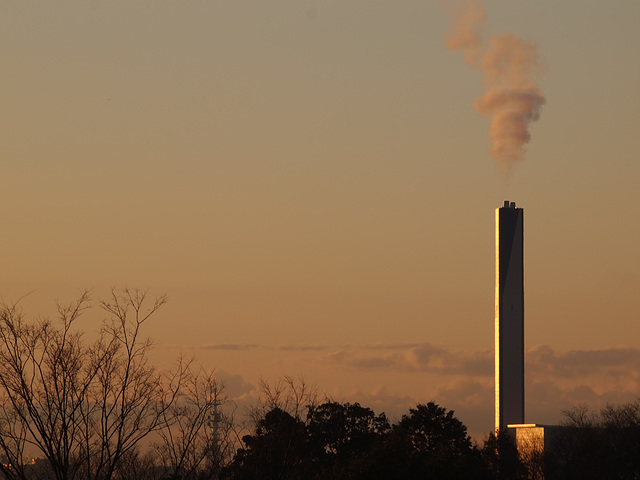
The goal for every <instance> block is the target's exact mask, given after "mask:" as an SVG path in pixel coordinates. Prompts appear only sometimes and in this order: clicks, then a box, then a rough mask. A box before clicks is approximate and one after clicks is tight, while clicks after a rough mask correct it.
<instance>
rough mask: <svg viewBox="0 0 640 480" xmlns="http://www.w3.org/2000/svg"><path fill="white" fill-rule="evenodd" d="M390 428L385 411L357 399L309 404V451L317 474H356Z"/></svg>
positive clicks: (323, 475) (344, 475)
mask: <svg viewBox="0 0 640 480" xmlns="http://www.w3.org/2000/svg"><path fill="white" fill-rule="evenodd" d="M389 428H390V426H389V422H388V421H387V417H386V416H385V414H384V413H382V414H380V415H376V414H375V413H374V412H373V410H371V409H369V408H366V407H362V406H360V404H358V403H354V404H350V403H338V402H332V401H328V402H325V403H323V404H321V405H317V406H310V407H309V410H308V413H307V434H308V442H309V445H310V446H309V449H310V454H311V455H312V457H313V460H314V462H315V463H316V467H317V468H318V469H319V471H320V474H319V477H318V478H335V479H340V478H350V477H351V476H353V475H355V474H356V472H357V471H358V470H360V469H361V466H360V465H359V463H360V462H361V460H362V459H363V458H364V457H365V456H367V455H368V453H369V452H370V451H371V449H372V448H373V445H374V444H375V442H376V441H377V440H378V439H379V438H380V437H381V436H382V435H384V434H385V433H386V432H388V431H389Z"/></svg>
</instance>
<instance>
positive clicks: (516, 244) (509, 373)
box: [495, 201, 524, 430]
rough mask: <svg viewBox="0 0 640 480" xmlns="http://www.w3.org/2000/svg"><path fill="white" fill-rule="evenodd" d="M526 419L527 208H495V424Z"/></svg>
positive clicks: (500, 426)
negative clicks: (525, 253)
mask: <svg viewBox="0 0 640 480" xmlns="http://www.w3.org/2000/svg"><path fill="white" fill-rule="evenodd" d="M523 423H524V211H523V209H522V208H516V203H515V202H509V201H505V202H504V206H503V207H500V208H496V289H495V428H496V430H502V429H505V428H506V427H507V425H508V424H523Z"/></svg>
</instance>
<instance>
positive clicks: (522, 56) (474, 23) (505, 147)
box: [443, 0, 545, 178]
mask: <svg viewBox="0 0 640 480" xmlns="http://www.w3.org/2000/svg"><path fill="white" fill-rule="evenodd" d="M443 4H444V6H445V8H446V10H447V11H449V13H450V14H451V16H452V18H453V26H452V28H451V31H450V33H449V35H448V36H447V41H446V46H447V48H448V49H450V50H454V51H461V52H462V55H463V57H464V59H465V61H466V62H467V63H468V64H469V65H470V66H471V67H473V68H475V69H477V70H480V71H481V72H482V74H483V80H484V83H485V86H486V91H485V93H484V94H483V95H481V96H480V97H479V98H477V99H476V101H475V103H474V109H475V111H476V112H478V113H479V114H481V115H485V116H488V117H491V125H490V127H489V139H490V140H491V147H490V148H489V153H490V154H491V155H492V156H493V157H494V158H495V159H496V160H497V161H498V164H499V165H500V167H502V170H503V172H504V174H505V178H508V176H509V173H510V172H511V169H512V167H513V165H514V164H515V163H517V162H518V161H520V160H522V159H523V158H524V152H525V145H526V144H527V143H528V142H529V140H530V139H531V135H530V134H529V124H530V123H531V122H534V121H536V120H538V118H540V110H541V109H542V106H543V105H544V103H545V98H544V95H543V94H542V92H541V91H540V88H539V87H538V84H537V82H536V78H537V77H538V76H540V75H541V74H542V73H544V67H543V65H542V64H541V62H540V59H539V56H538V51H537V49H536V47H535V46H533V45H532V44H530V43H528V42H525V41H524V40H521V39H519V38H518V37H516V36H515V35H512V34H509V33H507V34H503V35H494V36H492V37H491V38H490V39H489V41H488V42H485V40H484V35H483V28H484V24H485V20H486V14H485V10H484V6H483V4H482V1H481V0H445V1H444V3H443Z"/></svg>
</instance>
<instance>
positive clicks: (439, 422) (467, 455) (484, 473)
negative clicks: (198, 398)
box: [224, 402, 493, 480]
mask: <svg viewBox="0 0 640 480" xmlns="http://www.w3.org/2000/svg"><path fill="white" fill-rule="evenodd" d="M242 442H243V447H242V448H240V449H239V450H238V452H237V454H236V456H235V457H234V459H233V461H232V462H231V464H230V465H229V466H228V468H227V469H226V470H225V474H224V478H227V479H238V480H285V479H291V480H293V479H336V480H342V479H344V480H347V479H349V480H351V479H352V480H356V479H362V480H364V479H372V480H375V479H381V480H382V479H392V478H402V479H407V480H411V479H416V480H417V479H425V478H438V479H451V480H453V479H469V478H477V479H485V478H486V479H490V478H493V476H492V474H491V471H490V468H489V467H490V464H489V463H488V462H487V461H486V459H485V456H484V454H483V452H482V450H480V449H479V448H478V447H476V446H474V445H473V443H472V442H471V439H470V438H469V436H468V435H467V429H466V427H465V426H464V425H463V424H462V422H460V420H458V419H457V418H456V417H455V416H454V415H453V412H452V411H447V410H446V409H445V408H443V407H440V406H438V405H437V404H435V403H433V402H430V403H427V404H426V405H423V404H419V405H417V406H416V407H415V408H412V409H410V410H409V413H408V414H406V415H404V416H403V417H402V419H401V420H400V421H399V422H397V423H394V424H390V423H389V421H388V420H387V418H386V416H385V415H384V414H379V415H376V414H375V413H374V412H373V411H372V410H371V409H369V408H366V407H363V406H361V405H359V404H357V403H355V404H350V403H337V402H325V403H322V404H320V405H315V406H310V407H309V408H308V412H307V415H306V418H304V419H303V418H300V417H295V416H293V415H291V414H290V413H288V412H286V411H284V410H283V409H281V408H279V407H275V408H274V409H272V410H270V411H269V412H267V413H266V415H265V416H264V417H263V418H261V419H259V421H258V423H257V425H256V428H255V430H254V432H253V433H251V434H249V435H246V436H244V437H243V438H242Z"/></svg>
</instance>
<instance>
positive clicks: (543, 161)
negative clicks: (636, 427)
mask: <svg viewBox="0 0 640 480" xmlns="http://www.w3.org/2000/svg"><path fill="white" fill-rule="evenodd" d="M484 6H485V10H486V23H485V27H484V31H483V32H484V33H483V35H484V37H483V38H489V37H490V36H491V35H493V34H503V33H512V34H514V35H516V36H517V37H518V38H521V39H524V40H526V41H527V42H530V44H531V45H533V46H535V47H536V48H537V51H538V55H539V57H540V60H541V64H543V65H544V70H540V71H539V72H538V74H537V77H536V79H537V82H538V83H537V84H538V86H539V88H540V90H541V92H543V94H544V97H545V98H546V103H545V104H544V106H543V107H542V111H541V117H540V120H539V121H537V122H533V123H531V126H530V133H531V137H532V140H531V142H530V143H529V144H528V145H527V147H526V150H527V152H526V156H525V159H524V160H523V161H517V162H516V164H515V165H514V166H513V168H512V169H511V175H510V179H509V180H508V181H505V179H504V176H503V174H502V171H501V169H500V168H499V167H498V166H497V163H496V161H495V160H494V159H493V158H492V157H491V155H490V154H489V153H488V149H489V147H490V141H489V138H488V135H489V133H488V132H489V119H488V118H486V117H482V116H480V115H478V114H477V113H476V112H475V111H474V108H473V105H474V101H475V99H476V98H478V97H479V96H480V95H482V94H483V92H485V85H484V84H483V76H482V74H481V72H480V71H478V70H477V69H474V68H471V67H470V66H469V65H467V64H466V63H465V61H464V59H463V55H462V54H461V52H454V51H450V50H447V48H446V47H445V44H446V41H445V37H446V35H447V32H448V31H449V30H450V27H451V17H450V16H449V14H448V13H447V12H446V10H445V9H443V8H442V5H441V3H440V1H436V0H394V1H389V0H269V1H264V0H234V1H229V0H184V1H177V0H108V1H107V0H62V1H60V2H50V1H45V0H24V1H12V0H11V1H10V0H2V1H1V2H0V73H1V75H0V78H1V79H2V80H1V84H2V93H1V94H0V131H1V132H2V133H1V138H0V205H1V208H2V210H1V211H2V234H1V235H0V249H1V252H2V253H1V254H0V272H1V274H0V296H1V297H2V299H3V300H4V302H5V303H11V302H13V301H16V300H18V299H19V298H20V297H22V296H24V295H26V294H28V295H27V296H26V297H25V298H24V299H23V300H22V301H21V303H22V305H23V307H24V310H25V313H27V314H28V315H30V316H33V317H35V316H38V315H54V314H55V304H54V300H55V299H60V300H62V301H70V300H72V299H73V298H74V297H75V296H76V294H77V292H78V289H82V288H92V289H93V291H94V297H95V298H99V297H100V296H105V295H107V294H108V292H109V289H110V288H111V287H113V286H130V287H141V288H149V289H150V291H151V293H152V294H153V293H157V294H162V293H167V295H168V297H169V303H168V304H167V305H166V306H165V307H164V308H163V309H162V310H161V312H160V313H159V314H158V315H157V317H156V318H155V319H154V320H153V322H152V323H151V324H149V325H148V329H147V333H148V334H149V335H150V336H152V337H153V339H154V340H155V342H156V343H157V347H156V348H155V350H154V353H153V360H154V362H156V363H157V364H158V365H160V366H162V367H168V366H170V365H171V363H172V361H173V360H174V359H175V358H176V356H177V355H178V354H180V353H183V354H185V355H187V356H191V355H195V356H196V357H197V360H198V362H199V363H201V364H202V365H203V366H205V367H206V368H215V369H216V370H217V371H218V373H219V375H220V377H221V378H222V379H223V380H224V381H225V383H226V385H227V393H228V394H229V396H230V397H232V398H233V399H234V400H235V401H236V403H237V404H238V405H239V406H244V405H246V404H248V403H249V402H250V401H251V400H252V399H253V398H254V396H255V388H256V386H257V385H258V380H259V379H260V378H263V379H265V380H268V381H273V380H275V379H277V378H278V377H279V376H280V375H283V374H288V375H293V376H297V375H303V376H304V378H305V379H306V380H307V382H309V383H312V384H315V385H316V386H317V388H318V390H319V391H320V392H321V393H322V394H326V395H328V396H331V398H333V399H335V400H338V401H350V402H354V401H359V402H361V403H362V404H363V405H365V406H369V407H371V408H373V409H374V410H376V411H377V412H380V411H385V412H387V414H388V415H389V416H390V417H392V418H394V417H396V418H397V417H398V416H399V415H401V414H402V413H404V412H405V411H406V410H407V409H408V408H409V407H411V406H414V405H415V404H416V403H417V402H427V401H430V400H434V401H436V402H438V403H439V404H441V405H442V406H445V407H447V408H449V409H454V410H455V412H456V415H457V416H458V417H459V418H460V419H461V420H462V421H463V422H464V423H465V424H466V425H467V426H468V427H469V429H470V431H471V432H472V433H473V434H477V435H480V434H483V433H488V432H489V431H490V430H491V429H492V426H493V338H494V337H493V335H494V332H493V325H494V318H493V315H494V305H493V301H494V300H493V294H494V209H495V208H496V207H498V206H500V205H501V204H502V202H503V201H504V200H511V201H515V202H517V205H518V206H519V207H523V208H524V212H525V309H526V313H525V324H526V339H525V342H526V349H527V357H526V375H527V384H526V392H527V393H526V399H527V413H526V417H527V418H526V420H527V421H529V422H537V423H553V422H556V421H558V420H559V419H560V418H561V414H560V410H561V409H563V408H567V407H568V406H570V405H572V404H576V403H586V404H588V405H591V406H598V405H601V404H603V403H604V402H607V401H613V402H621V401H626V400H632V399H635V398H636V397H637V396H638V395H640V253H639V245H640V186H639V185H640V134H639V133H638V132H639V130H640V128H639V127H640V89H639V87H640V62H639V61H638V58H639V57H640V48H639V47H640V29H638V23H639V21H640V2H637V1H636V0H613V1H611V2H603V1H601V0H563V1H557V0H538V1H535V2H531V1H524V0H509V1H507V0H487V1H486V2H485V5H484ZM101 318H102V313H101V312H100V311H99V309H98V308H95V309H93V310H92V311H90V312H88V313H87V314H86V315H85V317H84V320H83V323H82V328H84V329H86V330H88V331H94V330H95V329H96V328H98V325H99V322H100V320H101Z"/></svg>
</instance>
